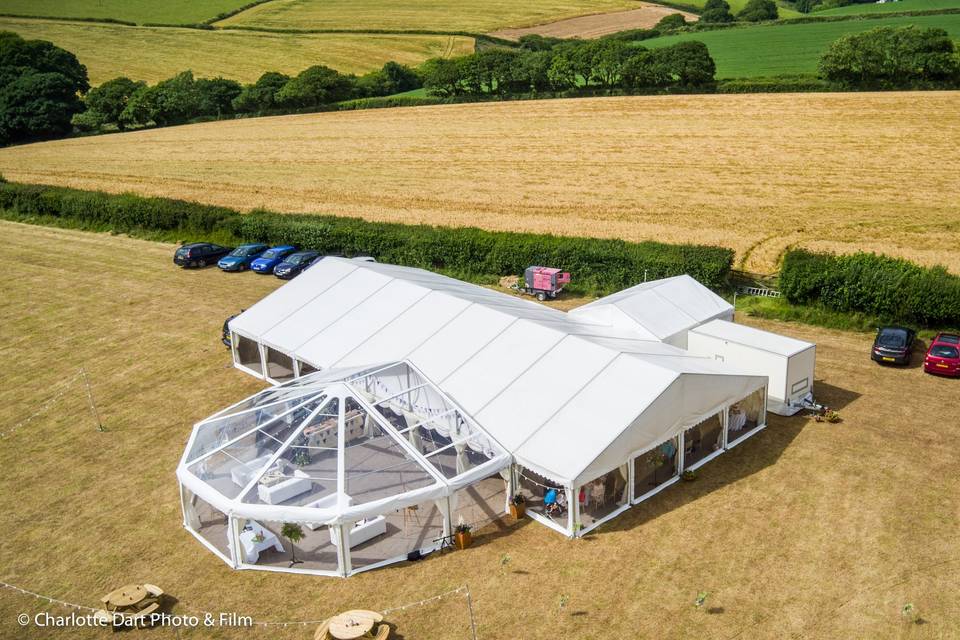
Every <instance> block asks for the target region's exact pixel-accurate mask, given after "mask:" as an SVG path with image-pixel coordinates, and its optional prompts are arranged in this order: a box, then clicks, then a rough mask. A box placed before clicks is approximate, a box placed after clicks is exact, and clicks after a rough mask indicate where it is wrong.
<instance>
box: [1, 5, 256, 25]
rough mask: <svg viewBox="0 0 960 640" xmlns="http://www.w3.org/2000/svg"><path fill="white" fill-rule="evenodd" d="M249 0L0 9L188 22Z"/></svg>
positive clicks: (19, 12) (3, 8)
mask: <svg viewBox="0 0 960 640" xmlns="http://www.w3.org/2000/svg"><path fill="white" fill-rule="evenodd" d="M249 1H250V0H162V1H160V0H0V13H9V14H14V15H19V16H49V17H52V18H97V19H101V20H102V19H103V18H113V19H115V20H127V21H129V22H136V23H138V24H143V23H145V22H159V23H172V24H190V23H194V22H203V21H204V20H210V19H211V18H215V17H216V16H218V15H219V14H221V13H223V12H225V11H231V10H233V9H237V8H238V7H242V6H243V5H245V4H247V3H248V2H249Z"/></svg>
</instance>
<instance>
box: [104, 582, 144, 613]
mask: <svg viewBox="0 0 960 640" xmlns="http://www.w3.org/2000/svg"><path fill="white" fill-rule="evenodd" d="M146 597H147V590H146V589H145V588H144V587H143V585H141V584H128V585H126V586H123V587H120V588H119V589H117V590H116V591H111V592H110V593H109V594H107V597H106V600H107V604H108V605H110V606H111V607H114V608H116V609H123V608H126V607H132V606H134V605H136V604H137V603H140V602H143V601H144V600H145V599H146Z"/></svg>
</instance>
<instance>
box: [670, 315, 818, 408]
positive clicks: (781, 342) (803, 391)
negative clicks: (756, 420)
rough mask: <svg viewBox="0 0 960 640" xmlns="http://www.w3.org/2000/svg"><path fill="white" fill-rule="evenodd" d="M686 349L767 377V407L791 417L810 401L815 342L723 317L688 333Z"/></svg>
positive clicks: (811, 399) (745, 371) (743, 370)
mask: <svg viewBox="0 0 960 640" xmlns="http://www.w3.org/2000/svg"><path fill="white" fill-rule="evenodd" d="M687 350H688V351H689V352H690V353H691V354H694V355H698V356H705V357H708V358H714V359H716V360H719V361H721V362H724V363H726V364H728V365H731V366H732V367H735V368H737V369H739V370H740V371H742V372H743V373H748V374H751V375H763V376H767V378H769V380H770V382H769V384H768V385H767V410H768V411H772V412H774V413H777V414H779V415H782V416H792V415H793V414H795V413H797V412H798V411H800V410H801V409H802V408H803V404H804V403H807V402H809V403H812V402H813V370H814V365H815V364H816V360H817V345H815V344H812V343H810V342H804V341H802V340H796V339H794V338H788V337H786V336H781V335H778V334H775V333H770V332H768V331H761V330H760V329H754V328H753V327H747V326H744V325H742V324H736V323H734V322H727V321H726V320H712V321H710V322H707V323H706V324H702V325H700V326H699V327H695V328H693V329H691V330H690V332H689V333H688V334H687Z"/></svg>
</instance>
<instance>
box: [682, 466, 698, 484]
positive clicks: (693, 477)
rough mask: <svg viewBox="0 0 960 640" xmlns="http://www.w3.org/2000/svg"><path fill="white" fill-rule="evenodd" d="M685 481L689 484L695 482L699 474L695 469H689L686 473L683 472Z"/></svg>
mask: <svg viewBox="0 0 960 640" xmlns="http://www.w3.org/2000/svg"><path fill="white" fill-rule="evenodd" d="M683 479H684V480H686V481H687V482H693V481H694V480H696V479H697V472H696V471H694V470H693V469H687V470H686V471H684V472H683Z"/></svg>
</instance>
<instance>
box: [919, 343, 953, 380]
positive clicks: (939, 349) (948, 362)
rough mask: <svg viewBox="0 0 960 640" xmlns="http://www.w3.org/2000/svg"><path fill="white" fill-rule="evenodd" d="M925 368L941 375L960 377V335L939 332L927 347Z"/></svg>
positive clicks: (924, 361) (924, 360)
mask: <svg viewBox="0 0 960 640" xmlns="http://www.w3.org/2000/svg"><path fill="white" fill-rule="evenodd" d="M923 370H924V371H926V372H927V373H935V374H938V375H941V376H953V377H960V335H957V334H955V333H938V334H937V337H936V338H934V339H933V342H931V343H930V348H929V349H927V355H926V357H925V358H924V359H923Z"/></svg>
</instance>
